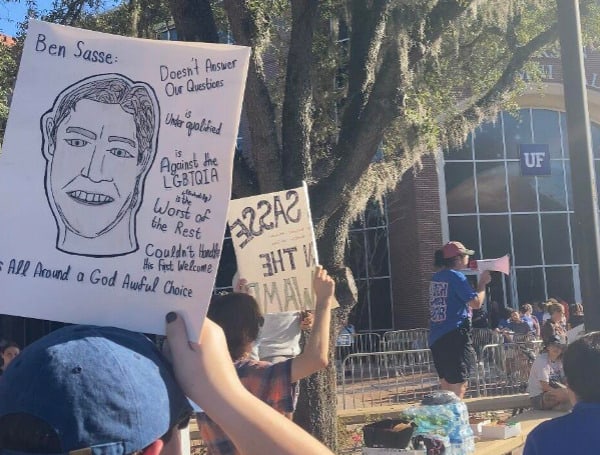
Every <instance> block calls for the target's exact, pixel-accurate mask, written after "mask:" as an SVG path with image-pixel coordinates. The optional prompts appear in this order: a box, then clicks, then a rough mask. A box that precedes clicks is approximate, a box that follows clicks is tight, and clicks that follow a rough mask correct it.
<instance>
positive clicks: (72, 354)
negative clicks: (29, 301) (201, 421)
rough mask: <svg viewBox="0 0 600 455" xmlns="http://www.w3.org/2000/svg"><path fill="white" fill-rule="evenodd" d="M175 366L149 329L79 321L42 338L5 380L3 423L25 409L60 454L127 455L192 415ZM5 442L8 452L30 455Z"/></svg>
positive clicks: (0, 400)
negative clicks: (54, 439)
mask: <svg viewBox="0 0 600 455" xmlns="http://www.w3.org/2000/svg"><path fill="white" fill-rule="evenodd" d="M191 413H192V410H191V407H190V405H189V403H188V401H187V399H186V397H185V395H184V393H183V392H182V391H181V389H180V388H179V386H178V384H177V382H176V381H175V378H174V376H173V373H172V371H171V367H170V365H169V364H168V363H167V361H166V360H165V359H164V357H163V356H162V354H161V353H160V352H159V350H158V349H157V347H156V346H155V345H154V344H153V343H152V342H151V341H150V340H149V339H148V338H146V337H145V336H144V335H142V334H139V333H134V332H130V331H127V330H123V329H118V328H115V327H96V326H88V325H74V326H69V327H64V328H62V329H59V330H56V331H54V332H52V333H50V334H49V335H47V336H45V337H44V338H41V339H39V340H37V341H36V342H35V343H33V344H31V345H30V346H28V347H27V348H25V349H24V350H23V352H22V353H21V354H20V355H19V356H18V357H17V358H15V360H13V361H12V363H11V364H10V366H9V367H8V368H7V369H6V372H5V373H4V374H3V375H2V377H1V378H0V422H2V421H6V420H7V419H10V416H9V415H10V414H28V415H31V416H33V417H36V418H38V419H41V420H43V421H44V422H46V423H47V424H48V425H49V426H50V427H51V428H53V429H54V431H55V433H56V435H57V436H58V440H59V441H60V445H61V450H62V452H61V453H69V452H72V451H77V452H78V453H82V454H83V453H85V454H90V455H123V454H129V453H132V452H135V451H137V450H141V449H143V448H145V447H147V446H149V445H150V444H151V443H153V442H154V441H156V440H157V439H159V438H160V437H161V436H163V435H164V434H166V433H167V432H168V431H169V430H170V429H171V428H173V427H176V426H178V425H180V424H182V423H183V422H185V421H186V420H187V418H188V417H189V416H190V415H191ZM19 449H20V448H15V447H0V453H3V454H25V453H27V452H25V451H20V450H19Z"/></svg>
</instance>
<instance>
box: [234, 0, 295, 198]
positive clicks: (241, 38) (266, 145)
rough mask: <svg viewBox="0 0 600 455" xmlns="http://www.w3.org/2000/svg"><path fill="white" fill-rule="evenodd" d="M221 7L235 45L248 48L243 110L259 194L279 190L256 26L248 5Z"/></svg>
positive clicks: (277, 155)
mask: <svg viewBox="0 0 600 455" xmlns="http://www.w3.org/2000/svg"><path fill="white" fill-rule="evenodd" d="M223 5H224V7H225V11H226V12H227V16H228V18H229V24H230V26H231V31H232V33H233V37H234V39H235V41H236V43H237V44H239V45H242V46H252V48H253V49H252V54H251V56H250V65H249V68H248V78H247V80H246V92H245V93H244V105H245V111H246V113H247V115H248V123H249V125H248V126H249V129H250V143H251V150H252V158H253V164H254V168H255V170H256V179H257V182H258V186H259V192H260V193H269V192H273V191H279V190H281V189H283V187H284V185H283V179H282V165H281V154H280V147H279V142H278V140H277V131H276V129H275V125H276V124H277V122H276V119H275V107H274V106H273V102H272V101H271V97H270V95H269V91H268V88H267V84H266V80H265V74H264V71H263V65H262V57H261V55H260V50H257V48H256V46H255V45H256V44H257V42H258V41H259V40H258V25H257V23H256V20H255V17H254V16H253V14H252V12H251V11H250V9H249V5H248V2H246V1H244V2H240V1H236V0H224V2H223Z"/></svg>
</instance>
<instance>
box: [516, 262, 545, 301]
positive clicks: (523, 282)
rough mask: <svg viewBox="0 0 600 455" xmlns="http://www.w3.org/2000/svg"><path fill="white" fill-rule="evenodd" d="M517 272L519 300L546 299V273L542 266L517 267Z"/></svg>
mask: <svg viewBox="0 0 600 455" xmlns="http://www.w3.org/2000/svg"><path fill="white" fill-rule="evenodd" d="M516 274H517V291H518V293H519V302H531V301H532V300H545V299H546V292H545V289H544V275H543V272H542V268H541V267H539V268H538V267H535V268H531V269H517V271H516Z"/></svg>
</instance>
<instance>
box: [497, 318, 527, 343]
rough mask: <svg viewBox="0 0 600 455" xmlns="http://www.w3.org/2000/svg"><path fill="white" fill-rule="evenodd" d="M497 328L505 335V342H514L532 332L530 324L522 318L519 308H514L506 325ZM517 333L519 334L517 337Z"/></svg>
mask: <svg viewBox="0 0 600 455" xmlns="http://www.w3.org/2000/svg"><path fill="white" fill-rule="evenodd" d="M497 330H498V331H499V332H500V333H502V335H504V342H505V343H512V342H513V341H516V340H518V339H519V338H522V337H524V336H525V335H528V334H529V333H531V330H530V327H529V324H527V322H525V321H523V320H522V319H521V313H519V312H518V311H517V310H512V311H511V313H510V317H509V318H508V320H507V321H506V324H505V325H504V327H502V328H501V327H498V329H497ZM515 335H516V336H517V338H516V339H515Z"/></svg>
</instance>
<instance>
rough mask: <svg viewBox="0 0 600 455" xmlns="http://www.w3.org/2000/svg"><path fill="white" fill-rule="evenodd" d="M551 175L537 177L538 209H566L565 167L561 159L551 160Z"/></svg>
mask: <svg viewBox="0 0 600 455" xmlns="http://www.w3.org/2000/svg"><path fill="white" fill-rule="evenodd" d="M551 172H552V175H546V176H543V177H539V178H538V192H539V194H540V211H562V210H567V193H566V189H565V169H564V165H563V161H562V160H552V161H551Z"/></svg>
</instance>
